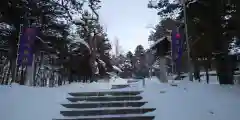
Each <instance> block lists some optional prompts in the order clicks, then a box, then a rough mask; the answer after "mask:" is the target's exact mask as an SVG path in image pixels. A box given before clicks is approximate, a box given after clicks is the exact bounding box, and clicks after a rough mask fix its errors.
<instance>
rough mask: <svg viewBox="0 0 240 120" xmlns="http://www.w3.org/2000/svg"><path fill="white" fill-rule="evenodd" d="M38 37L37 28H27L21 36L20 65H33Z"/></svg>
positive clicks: (18, 61)
mask: <svg viewBox="0 0 240 120" xmlns="http://www.w3.org/2000/svg"><path fill="white" fill-rule="evenodd" d="M35 39H36V28H25V29H23V33H22V35H21V36H20V42H19V43H20V44H19V48H18V49H19V50H18V60H17V63H18V65H27V66H31V65H32V62H33V45H34V41H35Z"/></svg>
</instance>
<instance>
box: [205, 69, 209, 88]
mask: <svg viewBox="0 0 240 120" xmlns="http://www.w3.org/2000/svg"><path fill="white" fill-rule="evenodd" d="M204 68H205V73H206V80H207V84H209V73H208V67H204Z"/></svg>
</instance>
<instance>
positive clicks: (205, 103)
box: [143, 78, 240, 120]
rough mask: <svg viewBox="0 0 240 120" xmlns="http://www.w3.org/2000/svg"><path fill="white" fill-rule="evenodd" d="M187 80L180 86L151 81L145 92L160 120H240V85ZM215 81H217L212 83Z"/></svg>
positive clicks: (145, 96)
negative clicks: (222, 84)
mask: <svg viewBox="0 0 240 120" xmlns="http://www.w3.org/2000/svg"><path fill="white" fill-rule="evenodd" d="M187 79H188V78H186V80H183V81H181V82H179V83H177V86H171V85H170V84H161V83H159V82H158V80H157V78H153V79H152V80H151V81H148V82H147V84H146V87H145V91H144V93H143V96H144V99H145V100H147V101H149V103H148V104H146V105H145V106H144V107H156V108H157V109H156V111H154V112H152V113H150V114H155V115H156V118H155V119H156V120H239V118H240V86H220V85H217V84H202V83H197V82H194V83H192V82H190V81H187ZM212 81H213V80H212Z"/></svg>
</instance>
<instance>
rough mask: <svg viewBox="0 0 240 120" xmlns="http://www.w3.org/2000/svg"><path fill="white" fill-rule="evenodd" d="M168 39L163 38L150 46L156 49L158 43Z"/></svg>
mask: <svg viewBox="0 0 240 120" xmlns="http://www.w3.org/2000/svg"><path fill="white" fill-rule="evenodd" d="M165 38H166V37H162V38H160V39H158V40H157V41H156V42H155V43H153V44H152V45H151V46H150V49H152V48H153V47H155V46H156V45H157V44H158V43H160V42H161V41H163V40H164V39H165Z"/></svg>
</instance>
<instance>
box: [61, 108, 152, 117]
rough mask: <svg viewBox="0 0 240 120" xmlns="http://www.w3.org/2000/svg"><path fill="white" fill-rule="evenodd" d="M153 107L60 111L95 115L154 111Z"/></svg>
mask: <svg viewBox="0 0 240 120" xmlns="http://www.w3.org/2000/svg"><path fill="white" fill-rule="evenodd" d="M154 110H155V108H140V107H114V108H90V109H76V110H74V109H72V110H65V111H60V113H61V114H62V115H63V116H96V115H117V114H119V115H121V114H144V113H147V112H152V111H154Z"/></svg>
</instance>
